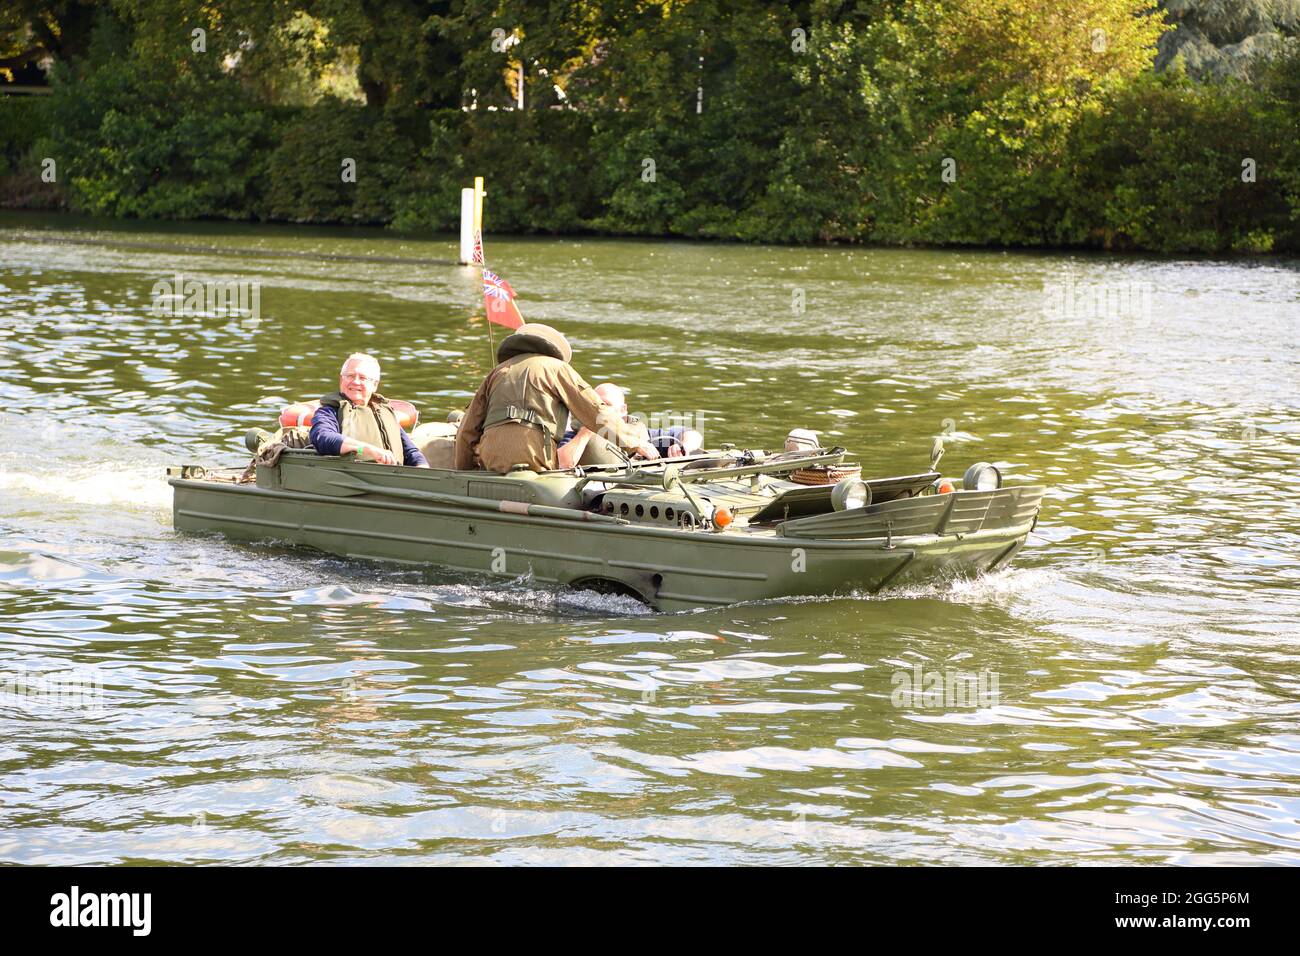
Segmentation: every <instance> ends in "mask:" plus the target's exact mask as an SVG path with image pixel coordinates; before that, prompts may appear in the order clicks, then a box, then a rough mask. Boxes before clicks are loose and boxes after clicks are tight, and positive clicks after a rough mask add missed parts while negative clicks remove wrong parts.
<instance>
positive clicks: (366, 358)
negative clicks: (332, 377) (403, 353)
mask: <svg viewBox="0 0 1300 956" xmlns="http://www.w3.org/2000/svg"><path fill="white" fill-rule="evenodd" d="M351 362H369V363H370V364H371V365H373V366H374V367H375V378H376V379H378V378H380V377H381V376H380V369H379V359H377V358H375V357H374V356H373V355H367V354H366V353H365V352H353V353H352V354H351V355H349V356H348V357H347V358H345V359H344V360H343V364H342V365H341V366H339V375H342V374H343V373H344V372H345V371H346V370H347V367H348V365H349V363H351Z"/></svg>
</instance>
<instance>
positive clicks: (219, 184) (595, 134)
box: [0, 0, 1300, 252]
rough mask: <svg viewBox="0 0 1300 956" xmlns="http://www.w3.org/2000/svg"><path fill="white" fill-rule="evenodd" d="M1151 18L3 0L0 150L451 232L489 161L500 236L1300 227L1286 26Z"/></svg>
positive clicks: (1131, 241) (642, 3) (1212, 236)
mask: <svg viewBox="0 0 1300 956" xmlns="http://www.w3.org/2000/svg"><path fill="white" fill-rule="evenodd" d="M1162 16H1163V15H1162V14H1160V13H1159V12H1158V11H1155V10H1153V9H1152V8H1151V5H1150V4H1149V3H1148V2H1147V0H1076V2H1074V3H1071V4H1064V5H1063V4H1060V3H1059V2H1057V0H804V2H796V3H792V4H771V3H765V2H762V0H546V2H540V0H396V2H391V0H382V2H381V0H229V2H223V3H221V4H211V3H210V2H208V0H110V2H108V3H105V4H100V5H98V6H95V5H92V4H87V3H81V2H77V0H20V2H17V3H15V4H14V5H13V6H12V8H11V9H9V10H7V12H6V13H5V14H4V15H3V16H0V57H2V56H3V53H4V51H8V52H9V53H10V54H11V55H13V56H17V57H19V58H22V57H30V56H31V55H33V51H36V52H37V53H39V54H40V55H49V56H53V57H54V58H55V60H56V69H55V74H54V77H55V78H54V95H53V96H51V97H49V98H46V99H45V100H44V101H42V102H40V103H39V104H37V103H34V102H33V103H18V102H12V98H4V99H0V177H4V176H6V175H9V176H15V175H17V174H18V173H19V172H20V171H27V172H26V173H25V174H26V175H30V170H32V169H34V168H36V167H35V166H34V165H33V164H34V163H37V161H38V160H37V157H38V156H52V157H56V158H57V159H58V162H59V170H60V178H59V183H58V189H59V190H60V192H61V194H62V196H63V198H64V199H65V200H66V201H67V202H68V204H69V205H71V206H72V207H73V208H75V209H79V210H83V211H87V212H95V213H102V214H106V215H116V216H142V217H166V218H181V217H223V218H235V219H238V218H259V219H277V220H288V221H295V222H314V223H334V222H337V223H389V224H392V225H394V226H395V227H397V228H400V229H408V230H411V229H418V230H447V229H453V228H455V226H456V223H457V220H458V216H459V192H460V188H461V187H462V186H463V185H467V184H468V183H469V181H470V179H471V177H473V176H474V175H482V176H485V177H486V178H487V180H488V182H489V194H490V197H491V198H490V200H489V203H488V212H487V215H488V223H489V228H491V229H492V230H494V231H498V232H501V231H518V232H543V233H545V232H550V233H565V232H575V231H582V230H594V231H601V232H608V233H617V234H633V235H656V236H658V235H665V236H686V237H695V238H718V239H734V240H742V241H762V242H827V241H832V242H834V241H847V242H881V243H965V244H989V245H1030V246H1033V245H1069V246H1099V247H1104V248H1131V249H1151V250H1161V251H1175V250H1185V251H1197V252H1219V251H1238V252H1260V251H1270V250H1272V251H1294V250H1297V249H1300V133H1298V131H1297V124H1298V123H1300V53H1297V52H1296V51H1295V50H1291V51H1290V52H1288V51H1287V50H1286V49H1285V48H1282V52H1281V53H1280V54H1278V55H1277V56H1275V57H1274V59H1273V61H1272V63H1271V65H1270V66H1268V68H1267V69H1264V68H1260V69H1258V70H1255V71H1254V73H1253V74H1252V78H1251V79H1248V80H1245V79H1224V80H1219V81H1213V82H1205V81H1199V80H1192V79H1189V78H1188V77H1187V76H1185V75H1183V74H1182V73H1181V72H1180V71H1179V70H1178V69H1177V68H1176V67H1175V68H1174V69H1171V70H1169V71H1166V72H1163V73H1155V72H1154V71H1153V70H1152V67H1151V64H1152V61H1153V58H1154V56H1155V50H1156V45H1157V41H1158V40H1159V41H1160V42H1163V40H1161V36H1162V30H1164V29H1165V27H1164V23H1163V19H1162ZM92 17H93V24H92V22H91V18H92ZM1184 19H1186V18H1185V17H1184ZM199 28H201V29H202V30H203V31H204V36H205V40H206V50H205V51H204V52H196V50H195V48H194V43H193V40H192V35H193V33H192V32H193V30H195V29H199ZM1165 36H1168V34H1167V33H1166V34H1165ZM1279 42H1281V41H1279ZM14 51H20V52H17V53H15V52H14ZM1260 62H1263V61H1260ZM521 68H522V76H523V93H524V98H525V105H526V107H527V108H526V109H523V110H518V109H515V108H514V104H515V99H516V96H517V95H518V92H519V90H518V83H519V81H520V76H521ZM344 160H352V161H354V162H355V166H356V181H355V182H348V181H345V179H344V177H343V176H342V171H343V162H344ZM1246 160H1250V161H1251V162H1250V163H1245V161H1246ZM1247 167H1249V168H1250V169H1253V170H1254V180H1253V181H1251V178H1250V175H1249V172H1248V169H1247ZM945 173H946V175H945ZM1243 174H1246V175H1245V178H1243ZM4 195H5V194H4V193H3V191H0V202H2V201H4Z"/></svg>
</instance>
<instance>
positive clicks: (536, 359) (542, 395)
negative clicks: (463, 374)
mask: <svg viewBox="0 0 1300 956" xmlns="http://www.w3.org/2000/svg"><path fill="white" fill-rule="evenodd" d="M558 361H560V360H559V359H557V358H552V357H551V356H549V355H530V354H523V355H516V356H514V357H513V358H508V359H506V360H505V361H504V362H502V363H501V364H500V365H498V366H497V367H496V371H495V372H494V373H493V374H494V375H495V377H494V378H493V380H492V385H491V387H490V388H489V389H488V396H487V411H486V413H485V414H484V416H483V430H484V431H487V430H488V429H489V428H492V427H493V426H495V425H504V424H505V423H506V422H514V423H516V424H519V425H532V426H533V427H534V428H540V429H541V430H542V433H543V435H545V437H546V455H547V457H550V456H551V455H552V454H553V453H554V450H555V447H556V445H558V444H559V443H560V439H561V438H563V437H564V430H565V426H566V425H567V424H568V422H569V410H568V408H566V407H565V405H564V402H562V401H560V399H559V398H557V397H556V396H555V395H552V394H551V393H550V391H549V390H547V389H544V388H541V387H539V386H538V385H536V384H535V383H534V382H533V378H534V374H535V372H536V371H537V370H538V369H539V368H541V367H544V366H545V365H546V363H548V362H558Z"/></svg>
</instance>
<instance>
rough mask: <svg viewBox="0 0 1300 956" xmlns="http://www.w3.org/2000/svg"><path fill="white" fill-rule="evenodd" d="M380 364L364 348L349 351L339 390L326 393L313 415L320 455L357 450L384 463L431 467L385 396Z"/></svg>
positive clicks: (314, 443) (359, 454)
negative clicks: (381, 383) (359, 350)
mask: <svg viewBox="0 0 1300 956" xmlns="http://www.w3.org/2000/svg"><path fill="white" fill-rule="evenodd" d="M379 374H380V373H379V363H378V362H377V361H375V359H374V358H373V357H371V356H369V355H365V354H363V353H361V352H357V353H354V354H352V355H349V356H348V359H347V361H346V362H344V363H343V368H342V370H340V372H339V390H338V391H337V392H331V393H330V394H328V395H324V396H322V397H321V400H320V408H318V409H316V412H315V413H314V414H313V415H312V421H311V443H312V446H313V447H314V448H315V449H316V454H318V455H346V454H348V453H349V452H356V453H357V457H358V458H360V459H362V460H363V461H374V462H378V463H379V464H381V465H397V464H402V465H414V466H416V467H418V468H428V467H429V463H428V462H427V461H425V458H424V455H422V454H420V449H418V448H416V447H415V443H414V442H413V441H411V439H410V438H409V437H408V436H407V434H406V432H404V431H402V426H401V425H399V424H398V423H397V415H396V414H394V412H393V409H392V407H391V406H390V405H389V404H388V399H386V398H384V396H382V395H380V394H379V393H378V392H377V391H375V389H376V388H378V387H379Z"/></svg>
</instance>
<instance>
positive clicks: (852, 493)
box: [831, 478, 871, 511]
mask: <svg viewBox="0 0 1300 956" xmlns="http://www.w3.org/2000/svg"><path fill="white" fill-rule="evenodd" d="M869 504H871V488H870V487H868V486H867V483H866V482H865V481H863V480H862V479H861V478H845V479H844V480H843V481H839V482H836V484H835V487H834V488H833V489H831V506H832V507H833V508H834V509H835V510H836V511H849V510H851V509H853V508H865V507H866V506H867V505H869Z"/></svg>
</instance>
